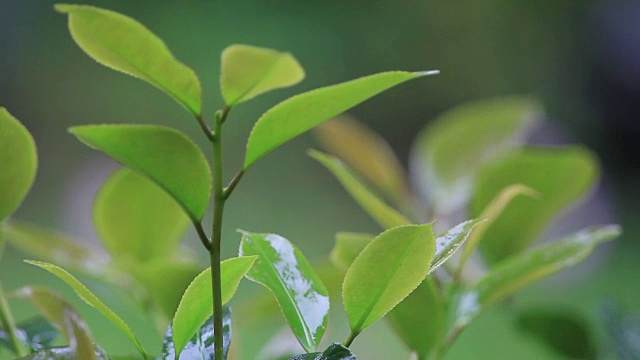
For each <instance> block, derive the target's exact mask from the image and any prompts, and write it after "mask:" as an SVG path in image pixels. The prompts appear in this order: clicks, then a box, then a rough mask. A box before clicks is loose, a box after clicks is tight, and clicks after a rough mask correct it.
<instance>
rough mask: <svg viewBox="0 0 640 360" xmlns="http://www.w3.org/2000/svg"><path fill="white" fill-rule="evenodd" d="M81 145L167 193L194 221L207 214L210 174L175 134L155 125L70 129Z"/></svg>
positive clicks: (199, 155) (189, 144) (197, 152)
mask: <svg viewBox="0 0 640 360" xmlns="http://www.w3.org/2000/svg"><path fill="white" fill-rule="evenodd" d="M69 132H71V133H72V134H74V135H75V136H76V137H77V138H78V139H79V140H80V141H82V142H83V143H85V144H87V145H88V146H90V147H92V148H94V149H96V150H99V151H101V152H103V153H105V154H107V155H109V156H110V157H111V158H113V159H114V160H116V161H118V162H120V163H121V164H123V165H125V166H127V167H130V168H132V169H133V170H136V171H138V172H140V173H142V174H144V175H145V176H147V177H148V178H149V179H151V180H152V181H154V182H155V183H156V184H158V185H159V186H160V187H161V188H163V189H164V190H165V191H167V192H168V193H169V194H170V195H171V196H172V197H173V198H174V199H175V200H176V201H177V202H178V203H179V204H180V205H181V206H182V207H183V208H184V210H185V211H186V212H187V214H188V215H189V216H190V217H191V218H192V219H193V220H196V221H197V220H200V219H201V218H202V215H204V213H205V211H206V210H207V207H208V203H209V195H210V193H211V172H210V170H209V164H208V163H207V160H206V158H205V157H204V155H203V154H202V151H200V149H199V148H198V146H197V145H196V144H195V143H194V142H193V141H191V139H189V138H188V137H187V136H186V135H184V134H182V133H180V132H179V131H177V130H174V129H171V128H167V127H163V126H154V125H87V126H74V127H72V128H70V129H69Z"/></svg>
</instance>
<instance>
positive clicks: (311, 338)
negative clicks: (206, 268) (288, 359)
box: [240, 232, 329, 352]
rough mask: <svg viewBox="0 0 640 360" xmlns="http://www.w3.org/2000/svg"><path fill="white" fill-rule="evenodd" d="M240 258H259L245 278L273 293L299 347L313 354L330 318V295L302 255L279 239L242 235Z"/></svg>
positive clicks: (286, 242)
mask: <svg viewBox="0 0 640 360" xmlns="http://www.w3.org/2000/svg"><path fill="white" fill-rule="evenodd" d="M240 255H241V256H248V255H258V256H259V258H258V260H256V262H255V264H254V265H253V267H252V268H251V270H250V271H249V272H248V273H247V278H249V279H250V280H252V281H255V282H257V283H259V284H262V285H263V286H265V287H267V288H268V289H269V290H271V292H273V295H274V296H275V298H276V300H278V304H279V305H280V308H281V309H282V313H283V314H284V317H285V319H286V320H287V322H288V323H289V326H290V327H291V330H293V333H294V334H295V336H296V338H297V339H298V341H299V342H300V345H302V347H303V348H304V349H305V350H306V351H307V352H312V351H315V350H316V348H317V347H318V344H319V343H320V340H321V339H322V335H324V332H325V329H326V326H327V320H328V318H329V293H328V292H327V289H326V288H325V286H324V284H323V283H322V281H321V280H320V278H318V276H317V275H316V273H315V272H314V271H313V268H311V265H310V264H309V262H308V261H307V259H306V258H305V257H304V255H303V254H302V253H301V252H300V250H298V249H297V248H296V247H295V246H294V245H293V244H291V243H290V242H289V241H288V240H287V239H285V238H283V237H282V236H280V235H276V234H255V233H249V232H242V241H241V243H240Z"/></svg>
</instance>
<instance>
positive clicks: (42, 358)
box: [19, 347, 119, 360]
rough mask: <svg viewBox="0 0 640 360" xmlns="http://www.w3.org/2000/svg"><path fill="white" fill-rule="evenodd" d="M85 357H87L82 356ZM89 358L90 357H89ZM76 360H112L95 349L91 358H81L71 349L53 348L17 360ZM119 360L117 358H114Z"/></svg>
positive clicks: (101, 351) (98, 349)
mask: <svg viewBox="0 0 640 360" xmlns="http://www.w3.org/2000/svg"><path fill="white" fill-rule="evenodd" d="M82 356H87V355H82ZM89 356H90V355H89ZM78 359H83V360H84V359H87V360H89V359H95V360H114V359H112V358H110V357H109V355H107V353H106V352H105V351H104V350H102V349H100V348H99V347H96V348H95V350H94V353H93V357H81V356H80V355H79V354H78V352H77V351H75V350H74V349H72V348H71V347H54V348H50V349H43V350H39V351H37V352H36V353H34V354H31V355H29V356H25V357H21V358H20V359H19V360H78ZM115 359H119V358H115Z"/></svg>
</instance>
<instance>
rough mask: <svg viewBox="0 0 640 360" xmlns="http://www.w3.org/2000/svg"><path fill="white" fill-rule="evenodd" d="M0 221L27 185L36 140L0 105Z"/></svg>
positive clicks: (34, 166) (32, 174)
mask: <svg viewBox="0 0 640 360" xmlns="http://www.w3.org/2000/svg"><path fill="white" fill-rule="evenodd" d="M0 164H2V171H0V221H1V220H2V219H4V218H5V217H7V216H9V215H11V214H12V213H13V212H14V211H15V210H16V209H17V208H18V206H20V204H21V203H22V200H23V199H24V197H25V196H26V195H27V193H28V192H29V189H31V185H32V184H33V180H34V179H35V177H36V169H37V167H38V154H37V153H36V144H35V142H34V141H33V138H32V137H31V134H30V133H29V130H27V128H25V127H24V125H22V124H21V123H20V121H18V119H16V118H15V117H13V116H12V115H11V114H10V113H9V111H7V109H5V108H3V107H0Z"/></svg>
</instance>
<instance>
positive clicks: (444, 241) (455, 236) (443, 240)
mask: <svg viewBox="0 0 640 360" xmlns="http://www.w3.org/2000/svg"><path fill="white" fill-rule="evenodd" d="M482 221H483V220H482V219H475V220H467V221H465V222H463V223H460V224H458V225H456V226H454V227H452V228H451V229H449V230H447V231H445V232H444V233H442V234H440V235H438V237H437V238H436V252H435V255H433V261H432V262H431V268H429V273H431V272H432V271H434V270H435V269H437V268H438V267H439V266H440V265H442V264H444V262H445V261H447V260H448V259H449V258H450V257H451V256H453V254H454V253H455V252H456V250H458V249H459V248H460V246H462V244H464V242H465V241H466V240H467V239H468V238H469V235H471V232H472V231H473V229H474V228H475V227H476V226H477V225H478V224H480V223H482Z"/></svg>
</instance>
